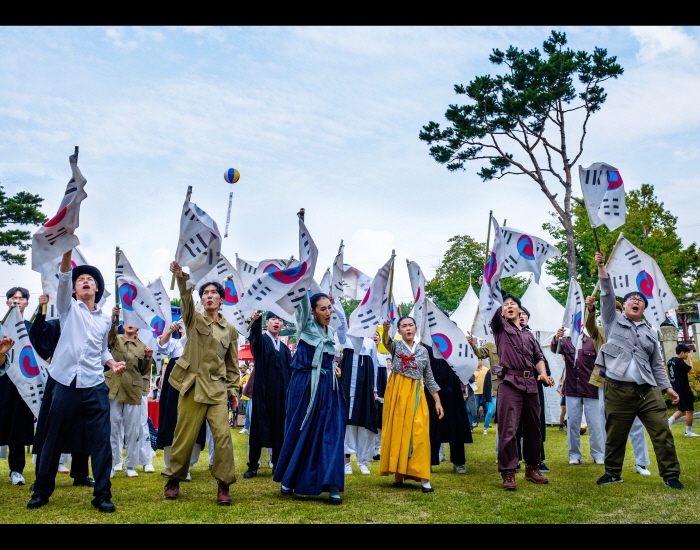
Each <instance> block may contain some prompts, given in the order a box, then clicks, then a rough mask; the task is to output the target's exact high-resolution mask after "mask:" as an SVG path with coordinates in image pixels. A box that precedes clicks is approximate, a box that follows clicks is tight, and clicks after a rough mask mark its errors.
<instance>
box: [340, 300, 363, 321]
mask: <svg viewBox="0 0 700 550" xmlns="http://www.w3.org/2000/svg"><path fill="white" fill-rule="evenodd" d="M339 300H340V304H341V305H342V306H343V310H344V311H345V318H346V319H348V320H350V314H351V313H352V312H353V311H355V309H356V308H357V306H359V305H360V300H353V299H352V298H346V297H345V296H341V297H340V298H339Z"/></svg>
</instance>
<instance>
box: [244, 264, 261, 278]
mask: <svg viewBox="0 0 700 550" xmlns="http://www.w3.org/2000/svg"><path fill="white" fill-rule="evenodd" d="M243 271H244V272H245V273H250V274H251V275H255V274H256V273H257V272H258V268H257V267H253V266H252V265H250V264H249V263H248V262H245V264H244V265H243Z"/></svg>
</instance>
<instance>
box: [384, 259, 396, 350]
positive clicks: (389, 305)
mask: <svg viewBox="0 0 700 550" xmlns="http://www.w3.org/2000/svg"><path fill="white" fill-rule="evenodd" d="M395 258H396V256H395V255H392V259H395ZM391 269H392V270H393V269H394V262H393V261H392V262H391ZM391 284H392V280H391V272H390V273H389V279H388V280H387V282H386V287H385V288H384V296H383V298H382V323H383V322H384V321H389V323H390V325H391V326H390V327H389V336H390V337H391V338H393V337H394V336H396V333H397V332H398V327H397V325H396V322H397V321H398V320H399V316H398V312H399V305H398V304H397V303H396V299H395V297H394V296H393V295H392V296H391V301H390V300H389V291H390V290H391V292H392V294H393V289H390V288H389V286H390V285H391Z"/></svg>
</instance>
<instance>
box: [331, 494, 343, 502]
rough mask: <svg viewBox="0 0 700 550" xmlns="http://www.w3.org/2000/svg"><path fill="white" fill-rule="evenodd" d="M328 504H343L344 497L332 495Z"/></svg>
mask: <svg viewBox="0 0 700 550" xmlns="http://www.w3.org/2000/svg"><path fill="white" fill-rule="evenodd" d="M328 503H329V504H342V503H343V497H341V496H340V495H338V496H334V495H331V496H329V497H328Z"/></svg>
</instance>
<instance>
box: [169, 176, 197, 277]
mask: <svg viewBox="0 0 700 550" xmlns="http://www.w3.org/2000/svg"><path fill="white" fill-rule="evenodd" d="M191 196H192V186H191V185H188V186H187V196H186V197H185V202H189V200H190V197H191ZM179 241H180V239H179V238H178V249H179V248H180V246H179V245H180V243H179ZM176 254H177V252H176ZM170 290H175V273H173V279H172V281H170Z"/></svg>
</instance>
